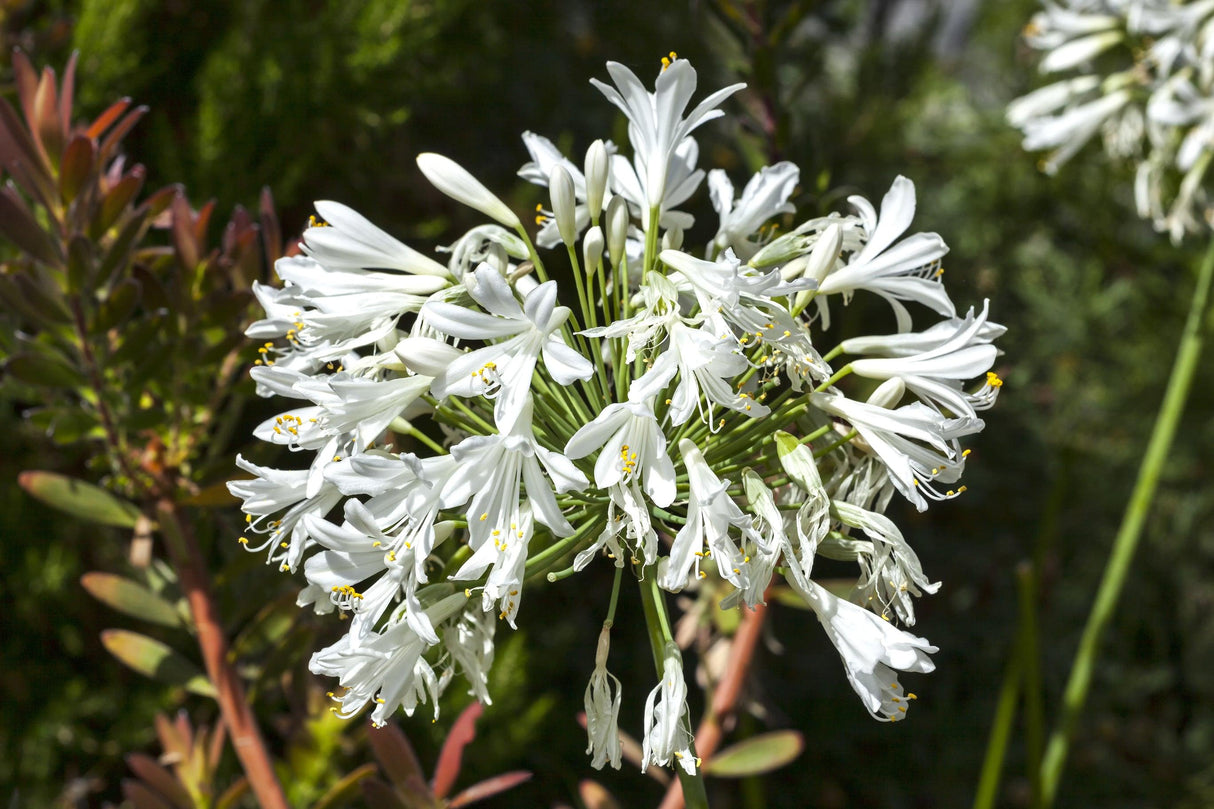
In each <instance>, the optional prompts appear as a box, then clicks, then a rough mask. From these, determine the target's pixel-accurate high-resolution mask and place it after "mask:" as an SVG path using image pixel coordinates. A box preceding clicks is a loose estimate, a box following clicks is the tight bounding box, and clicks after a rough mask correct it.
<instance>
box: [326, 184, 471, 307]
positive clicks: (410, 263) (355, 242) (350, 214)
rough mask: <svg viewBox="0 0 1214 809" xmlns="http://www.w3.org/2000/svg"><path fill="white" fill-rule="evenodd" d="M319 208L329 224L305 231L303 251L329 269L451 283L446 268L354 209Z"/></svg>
mask: <svg viewBox="0 0 1214 809" xmlns="http://www.w3.org/2000/svg"><path fill="white" fill-rule="evenodd" d="M315 205H316V212H317V213H319V214H320V215H321V218H322V219H324V221H325V224H324V225H323V226H319V227H318V226H313V227H310V228H308V229H307V230H306V231H304V241H303V251H304V252H305V253H306V254H308V255H309V256H311V257H312V258H313V259H315V260H316V261H317V262H318V263H319V264H322V265H324V267H325V268H327V269H329V270H360V269H382V270H400V271H402V272H406V273H412V274H417V275H433V276H437V277H439V278H442V279H445V280H447V281H450V280H451V273H450V272H449V271H448V270H447V268H446V267H444V266H443V265H442V264H439V263H438V262H437V261H435V260H434V259H432V258H429V257H427V256H424V255H422V254H421V253H419V252H417V251H416V250H414V249H413V248H411V247H409V246H407V245H406V244H404V243H403V242H401V241H399V240H397V239H395V238H393V237H392V236H389V235H388V234H387V233H385V232H384V231H382V230H380V229H379V228H378V227H376V226H375V225H373V224H371V222H370V221H369V220H368V219H367V218H366V217H365V216H363V215H362V214H360V213H358V212H357V211H355V210H354V209H353V208H349V207H347V206H345V205H342V204H341V203H340V202H326V201H320V202H317V203H315ZM419 288H424V285H421V284H419ZM439 288H441V287H439ZM431 291H434V290H431Z"/></svg>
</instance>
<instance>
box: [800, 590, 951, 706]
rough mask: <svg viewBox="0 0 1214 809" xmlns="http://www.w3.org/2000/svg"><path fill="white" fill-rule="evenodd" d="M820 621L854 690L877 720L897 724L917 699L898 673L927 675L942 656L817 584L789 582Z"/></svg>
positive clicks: (912, 636) (911, 636)
mask: <svg viewBox="0 0 1214 809" xmlns="http://www.w3.org/2000/svg"><path fill="white" fill-rule="evenodd" d="M788 582H789V584H791V585H792V586H793V589H795V590H796V591H797V592H798V593H799V594H800V595H801V597H802V598H804V599H805V601H806V603H807V604H809V605H810V607H812V608H813V611H814V613H815V614H816V615H817V616H818V621H819V622H820V623H821V624H822V628H823V629H825V630H826V636H827V637H828V638H830V642H831V643H833V644H834V646H835V649H836V650H837V651H838V652H839V657H840V658H842V660H843V670H844V671H845V672H846V674H847V679H848V681H849V682H850V683H851V687H852V689H854V690H855V692H856V694H858V695H859V697H860V701H861V702H863V703H864V707H865V708H867V709H868V712H869V713H870V714H872V716H873V717H874V718H875V719H880V720H882V721H889V722H895V721H897V720H899V719H901V718H903V716H905V714H906V709H907V706H908V705H909V703H910V701H911V700H913V699H915V695H914V694H912V693H907V692H905V690H904V689H903V688H902V686H901V684H900V683H899V682H898V674H897V672H898V671H910V672H920V673H926V672H929V671H933V670H935V668H936V665H935V664H934V663H933V662H932V660H931V658H930V657H928V655H930V654H935V653H936V652H937V651H939V650H938V649H937V648H936V647H935V646H932V645H931V644H929V643H928V642H927V641H926V640H924V639H923V638H920V637H916V636H915V635H912V634H910V633H909V632H905V631H903V630H901V629H898V628H897V627H895V626H894V625H893V624H891V623H890V622H889V621H886V620H885V619H883V618H881V617H879V616H877V615H874V614H873V613H871V612H869V611H868V610H866V609H864V608H863V607H858V606H856V605H855V604H852V603H851V602H850V601H844V600H842V599H841V598H839V597H838V596H835V595H834V594H832V593H831V592H830V591H829V590H827V589H826V588H825V587H823V586H821V585H820V584H818V583H817V582H815V581H812V580H798V579H797V578H796V577H790V578H789V579H788Z"/></svg>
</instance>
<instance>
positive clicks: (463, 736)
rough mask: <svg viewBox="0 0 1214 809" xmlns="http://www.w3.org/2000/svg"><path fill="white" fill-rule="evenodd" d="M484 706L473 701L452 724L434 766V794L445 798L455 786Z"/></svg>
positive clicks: (474, 736)
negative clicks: (465, 748)
mask: <svg viewBox="0 0 1214 809" xmlns="http://www.w3.org/2000/svg"><path fill="white" fill-rule="evenodd" d="M484 710H485V709H484V708H482V707H481V704H480V703H479V702H473V703H472V704H471V705H469V706H468V707H467V708H465V709H464V710H463V712H462V713H461V714H460V715H459V718H458V719H456V720H455V724H454V725H452V726H451V731H450V732H449V733H448V734H447V740H446V741H444V742H443V749H442V750H440V751H439V753H438V765H437V766H435V768H434V780H433V781H432V785H433V787H434V794H435V795H437V796H438V797H440V798H445V797H447V796H448V795H450V794H451V788H452V787H454V786H455V779H456V778H459V769H460V766H461V764H462V760H463V757H464V747H466V746H467V745H468V743H469V742H471V741H472V740H473V739H475V738H476V720H477V719H479V718H480V716H481V714H482V713H484Z"/></svg>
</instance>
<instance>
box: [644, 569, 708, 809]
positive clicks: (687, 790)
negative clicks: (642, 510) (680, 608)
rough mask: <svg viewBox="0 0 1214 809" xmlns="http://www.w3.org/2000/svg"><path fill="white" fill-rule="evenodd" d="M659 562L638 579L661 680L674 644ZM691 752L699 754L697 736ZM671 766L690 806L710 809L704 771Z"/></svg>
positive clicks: (656, 666)
mask: <svg viewBox="0 0 1214 809" xmlns="http://www.w3.org/2000/svg"><path fill="white" fill-rule="evenodd" d="M657 572H658V571H657V565H650V566H649V567H648V568H646V569H645V571H644V574H643V575H644V578H642V580H641V581H640V582H638V584H639V586H640V589H641V606H642V608H643V609H644V611H645V628H646V629H648V630H649V647H650V650H651V651H652V652H653V665H654V667H655V668H656V669H657V673H658V679H659V680H660V679H661V678H662V676H663V674H662V668H663V665H662V661H663V657H664V650H665V648H666V644H667V643H674V636H673V635H672V634H671V632H670V619H669V618H668V617H667V615H666V605H665V603H664V602H663V601H662V594H661V591H660V590H658V582H657ZM691 744H692V747H691V754H692V755H693V756H695V755H697V753H696V749H695V740H694V739H693V740H692V742H691ZM671 769H673V770H674V771H675V773H677V774H678V776H679V784H680V785H681V786H682V787H683V801H684V802H685V803H686V805H687V806H688V807H690V809H708V791H707V790H706V789H705V788H704V774H703V770H702V769H701V768H700V767H698V766H697V767H696V771H695V774H694V775H689V774H688V773H687V772H686V771H685V770H684V769H683V768H682V767H680V766H679V765H677V764H676V765H674V766H673V767H672V768H671Z"/></svg>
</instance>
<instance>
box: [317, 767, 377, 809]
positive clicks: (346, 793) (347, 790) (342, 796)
mask: <svg viewBox="0 0 1214 809" xmlns="http://www.w3.org/2000/svg"><path fill="white" fill-rule="evenodd" d="M372 775H375V765H374V764H364V765H362V766H361V767H359V768H358V769H356V770H354V771H353V772H349V773H347V774H346V775H344V776H342V777H341V779H339V780H338V782H337V783H336V784H334V785H333V786H331V787H329V790H328V791H327V792H326V793H325V794H324V795H321V796H320V800H318V801H317V802H316V803H314V804H312V809H333V807H337V806H342V805H345V804H346V803H348V802H349V801H350V799H352V798H353V797H354V794H355V793H356V792H357V791H359V786H358V785H359V782H361V781H362V780H363V779H364V778H367V777H368V776H372Z"/></svg>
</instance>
